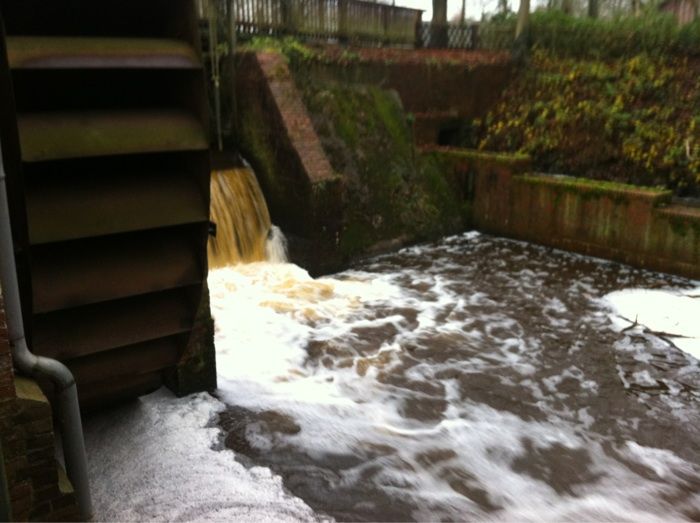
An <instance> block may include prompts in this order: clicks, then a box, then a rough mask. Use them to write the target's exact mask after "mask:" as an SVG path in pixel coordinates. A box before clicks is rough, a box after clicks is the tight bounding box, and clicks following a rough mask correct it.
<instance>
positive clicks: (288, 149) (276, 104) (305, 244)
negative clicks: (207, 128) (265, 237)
mask: <svg viewBox="0 0 700 523" xmlns="http://www.w3.org/2000/svg"><path fill="white" fill-rule="evenodd" d="M236 58H237V66H236V70H237V71H238V74H236V93H237V99H236V103H237V111H236V119H237V121H236V145H237V147H238V148H239V150H240V151H241V153H242V154H243V156H244V157H245V158H246V159H247V160H249V161H250V162H251V164H252V165H253V168H254V170H255V174H256V176H257V178H258V181H259V182H260V186H261V188H262V190H263V193H264V194H265V201H266V202H267V205H268V207H269V209H270V215H271V218H272V221H273V223H275V224H276V225H278V226H280V227H281V228H282V230H284V233H285V235H286V236H287V239H288V240H289V254H290V258H291V261H293V262H294V263H297V264H299V265H302V266H303V267H305V268H306V269H307V270H309V271H310V272H311V273H312V274H319V273H328V272H333V271H335V270H337V269H338V268H339V267H340V266H341V260H340V256H339V254H338V252H337V249H336V245H337V244H336V242H337V234H338V230H339V227H340V209H341V204H340V189H341V184H340V178H339V177H338V176H337V175H336V174H335V173H334V172H333V168H332V166H331V164H330V162H329V161H328V158H327V157H326V154H325V151H324V149H323V146H322V145H321V142H320V139H319V137H318V135H317V134H316V130H315V128H314V125H313V122H312V121H311V118H310V116H309V114H308V112H307V110H306V106H305V104H304V101H303V98H302V96H301V93H300V91H299V90H298V89H297V87H296V83H295V80H294V78H293V77H292V73H291V71H290V70H289V67H288V66H287V62H286V61H285V59H284V58H283V57H282V56H281V55H279V54H276V53H253V52H246V53H239V54H238V55H237V57H236Z"/></svg>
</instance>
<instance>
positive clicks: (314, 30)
mask: <svg viewBox="0 0 700 523" xmlns="http://www.w3.org/2000/svg"><path fill="white" fill-rule="evenodd" d="M217 3H219V4H225V5H221V6H218V7H217V10H218V11H219V12H222V11H223V12H226V13H228V14H229V16H230V17H231V21H232V23H233V24H235V27H236V32H237V34H238V35H239V36H245V35H251V36H252V35H280V34H288V35H299V36H305V37H314V38H323V39H338V40H341V41H349V42H353V41H356V42H374V43H381V44H394V45H396V44H400V45H413V44H414V43H415V42H416V39H417V37H418V36H419V32H420V27H421V25H420V24H421V18H422V15H423V11H421V10H418V9H410V8H407V7H396V6H392V5H386V4H380V3H375V2H370V1H366V0H198V1H197V4H198V8H199V14H200V17H201V18H203V19H204V18H207V10H208V9H209V5H211V4H217Z"/></svg>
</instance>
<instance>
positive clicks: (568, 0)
mask: <svg viewBox="0 0 700 523" xmlns="http://www.w3.org/2000/svg"><path fill="white" fill-rule="evenodd" d="M561 10H562V11H563V12H564V13H565V14H567V15H570V14H571V13H573V12H574V2H573V0H562V2H561Z"/></svg>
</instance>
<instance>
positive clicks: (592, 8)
mask: <svg viewBox="0 0 700 523" xmlns="http://www.w3.org/2000/svg"><path fill="white" fill-rule="evenodd" d="M599 7H600V4H599V0H588V16H589V17H590V18H598V13H599Z"/></svg>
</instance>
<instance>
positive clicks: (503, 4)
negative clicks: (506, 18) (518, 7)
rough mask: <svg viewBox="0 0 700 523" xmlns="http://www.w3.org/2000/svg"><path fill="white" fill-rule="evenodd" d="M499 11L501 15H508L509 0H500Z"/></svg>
mask: <svg viewBox="0 0 700 523" xmlns="http://www.w3.org/2000/svg"><path fill="white" fill-rule="evenodd" d="M498 11H499V12H500V13H501V14H506V13H508V0H498Z"/></svg>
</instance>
